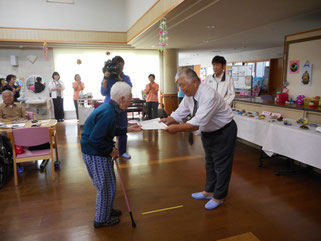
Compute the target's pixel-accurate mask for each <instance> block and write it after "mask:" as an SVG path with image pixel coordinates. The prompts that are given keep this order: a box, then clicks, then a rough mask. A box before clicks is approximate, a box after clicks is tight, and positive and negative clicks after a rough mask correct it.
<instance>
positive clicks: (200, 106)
mask: <svg viewBox="0 0 321 241" xmlns="http://www.w3.org/2000/svg"><path fill="white" fill-rule="evenodd" d="M178 84H179V86H180V87H181V89H182V90H183V91H184V93H185V97H184V99H183V100H182V102H181V103H180V105H179V107H178V108H177V110H176V111H175V112H173V113H172V114H171V116H169V117H168V118H165V119H161V122H164V123H165V124H167V125H169V126H168V127H167V128H166V130H167V131H168V132H169V133H176V132H194V134H199V135H201V137H202V143H203V148H204V150H205V160H206V185H205V189H204V190H203V191H201V192H197V193H193V194H192V197H193V198H195V199H210V200H209V201H208V202H207V203H206V205H205V208H206V209H208V210H211V209H215V208H216V207H218V206H220V205H221V204H222V203H223V200H224V198H225V197H226V196H227V193H228V186H229V182H230V178H231V173H232V165H233V156H234V147H235V140H236V134H237V126H236V124H235V122H234V120H233V113H232V110H231V108H230V106H229V105H228V104H227V103H226V102H225V101H224V100H223V98H222V97H221V96H220V95H219V94H218V93H217V92H216V91H215V90H214V89H213V88H208V86H206V85H204V84H201V82H200V79H199V78H198V76H197V74H196V73H195V72H194V71H193V70H191V69H187V70H183V71H181V72H180V73H179V76H178ZM189 114H191V116H192V118H191V119H190V120H189V121H187V122H186V123H182V119H184V118H185V117H186V116H187V115H189Z"/></svg>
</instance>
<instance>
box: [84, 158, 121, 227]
mask: <svg viewBox="0 0 321 241" xmlns="http://www.w3.org/2000/svg"><path fill="white" fill-rule="evenodd" d="M82 156H83V159H84V161H85V163H86V166H87V170H88V174H89V176H90V178H91V180H92V182H93V184H94V186H95V187H96V188H97V198H96V216H95V221H96V222H98V223H104V222H107V221H108V220H109V217H110V213H111V210H112V208H113V206H114V199H115V194H116V178H115V172H114V165H113V160H112V158H111V157H102V156H91V155H87V154H84V153H83V154H82Z"/></svg>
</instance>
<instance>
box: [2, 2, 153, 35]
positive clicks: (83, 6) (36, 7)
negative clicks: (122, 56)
mask: <svg viewBox="0 0 321 241" xmlns="http://www.w3.org/2000/svg"><path fill="white" fill-rule="evenodd" d="M74 2H75V3H74V4H63V3H50V2H46V0H0V16H1V21H0V27H17V28H43V29H71V30H96V31H111V32H113V31H114V32H127V30H128V29H129V28H130V27H131V26H132V25H133V24H134V23H135V22H136V21H137V20H138V19H139V18H140V17H141V16H142V15H143V14H144V13H145V12H146V11H147V10H148V9H149V8H150V7H151V6H152V5H153V4H154V3H155V2H156V0H90V1H89V0H75V1H74Z"/></svg>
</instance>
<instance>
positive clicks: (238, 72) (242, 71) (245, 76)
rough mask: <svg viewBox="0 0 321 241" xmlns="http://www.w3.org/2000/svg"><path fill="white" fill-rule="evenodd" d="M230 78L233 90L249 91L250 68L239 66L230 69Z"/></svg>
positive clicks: (250, 81)
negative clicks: (232, 82)
mask: <svg viewBox="0 0 321 241" xmlns="http://www.w3.org/2000/svg"><path fill="white" fill-rule="evenodd" d="M232 78H233V80H234V87H235V89H239V90H249V89H251V84H252V66H250V65H240V66H233V67H232Z"/></svg>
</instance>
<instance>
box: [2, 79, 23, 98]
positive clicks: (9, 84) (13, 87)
mask: <svg viewBox="0 0 321 241" xmlns="http://www.w3.org/2000/svg"><path fill="white" fill-rule="evenodd" d="M16 79H17V77H16V76H15V75H13V74H9V75H8V76H7V78H6V81H7V84H6V85H5V86H3V87H2V91H5V90H11V91H12V92H13V95H14V102H19V100H18V98H19V97H20V89H21V87H20V86H19V85H15V82H16Z"/></svg>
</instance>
